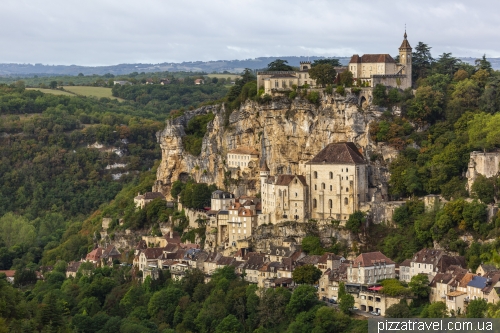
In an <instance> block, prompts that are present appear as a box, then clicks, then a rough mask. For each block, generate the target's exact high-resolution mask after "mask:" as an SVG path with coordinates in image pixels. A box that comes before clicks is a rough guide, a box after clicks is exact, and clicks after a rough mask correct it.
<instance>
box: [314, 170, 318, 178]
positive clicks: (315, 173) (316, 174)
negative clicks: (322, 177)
mask: <svg viewBox="0 0 500 333" xmlns="http://www.w3.org/2000/svg"><path fill="white" fill-rule="evenodd" d="M317 178H318V172H317V171H314V179H317Z"/></svg>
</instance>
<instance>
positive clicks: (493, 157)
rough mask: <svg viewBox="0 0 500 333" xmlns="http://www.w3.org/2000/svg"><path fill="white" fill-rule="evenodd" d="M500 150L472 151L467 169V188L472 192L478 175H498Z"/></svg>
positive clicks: (487, 176)
mask: <svg viewBox="0 0 500 333" xmlns="http://www.w3.org/2000/svg"><path fill="white" fill-rule="evenodd" d="M499 163H500V152H498V151H497V152H490V153H484V152H480V151H473V152H472V153H470V160H469V167H468V169H467V174H466V176H467V190H468V191H469V192H470V191H471V189H472V184H474V181H475V180H476V178H477V176H478V175H483V176H485V177H486V178H489V177H493V176H496V175H497V174H498V172H499V171H500V169H499Z"/></svg>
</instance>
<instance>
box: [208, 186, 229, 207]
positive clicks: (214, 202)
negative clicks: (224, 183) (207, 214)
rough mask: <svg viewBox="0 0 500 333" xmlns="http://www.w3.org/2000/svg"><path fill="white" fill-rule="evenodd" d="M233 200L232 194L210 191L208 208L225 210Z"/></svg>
mask: <svg viewBox="0 0 500 333" xmlns="http://www.w3.org/2000/svg"><path fill="white" fill-rule="evenodd" d="M233 202H234V194H232V193H229V192H224V191H221V190H217V191H214V192H212V198H211V200H210V203H211V204H210V209H211V210H214V211H219V210H227V209H228V208H229V207H230V206H231V205H232V204H233Z"/></svg>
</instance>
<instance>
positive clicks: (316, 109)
mask: <svg viewBox="0 0 500 333" xmlns="http://www.w3.org/2000/svg"><path fill="white" fill-rule="evenodd" d="M208 112H213V113H214V114H215V118H214V120H213V121H212V122H210V123H209V124H208V128H207V133H206V135H205V137H204V139H203V145H202V150H201V154H200V156H192V155H190V154H188V153H187V152H185V151H184V148H183V146H182V138H183V137H184V136H185V131H184V128H185V126H186V125H187V122H188V121H189V119H191V118H192V117H194V116H196V115H199V114H206V113H208ZM225 112H226V110H225V109H224V106H205V107H202V108H200V109H197V110H194V111H189V112H186V113H185V114H184V115H183V116H181V117H179V118H176V119H173V120H169V121H167V124H166V126H165V129H164V130H163V131H161V132H159V133H157V138H158V142H159V143H160V146H161V150H162V161H161V164H160V166H159V168H158V171H157V180H156V182H155V184H154V187H153V191H159V192H162V193H164V194H165V195H166V196H167V197H169V196H170V187H171V184H172V182H174V181H175V180H177V179H183V178H187V177H192V178H194V179H195V180H196V181H198V182H206V183H214V184H216V185H217V186H218V187H219V188H224V187H226V186H225V184H224V183H226V185H227V186H229V188H227V187H226V189H227V190H229V191H235V190H236V191H237V192H239V193H244V192H246V193H247V194H250V195H251V194H256V193H258V191H259V190H260V189H259V185H260V183H259V173H258V171H257V168H258V165H254V166H253V170H252V169H251V170H250V171H249V172H246V173H244V174H243V173H242V172H238V170H231V169H230V168H229V167H228V166H227V165H226V154H227V152H228V151H229V150H230V149H233V148H237V147H240V146H250V147H253V148H255V149H256V150H257V151H259V154H260V156H262V155H263V156H264V157H265V158H266V160H267V164H268V166H269V168H270V169H271V174H279V173H298V174H305V172H306V169H305V163H306V162H308V161H309V160H310V159H311V158H312V157H313V156H314V155H316V154H317V153H318V152H319V151H320V150H321V149H323V148H324V147H325V146H326V145H327V144H328V143H331V142H340V141H352V142H354V143H355V144H356V145H357V146H358V147H359V148H360V151H361V152H362V153H363V154H364V156H365V158H366V159H367V160H370V156H371V155H372V154H373V153H377V154H378V155H380V156H383V157H384V158H387V157H389V156H391V155H393V152H392V151H390V150H389V151H390V152H389V151H388V150H387V149H386V147H385V146H383V145H380V144H379V145H376V144H373V143H372V142H371V141H370V138H369V135H368V128H369V124H370V122H371V121H372V120H374V119H376V118H377V117H379V116H380V115H381V112H380V111H378V110H377V109H375V108H374V109H371V107H369V106H367V104H366V103H365V108H364V109H363V108H361V107H360V106H359V98H358V97H357V96H356V95H353V94H348V96H347V97H342V96H340V95H335V96H330V95H322V99H321V103H320V104H319V106H316V105H314V104H311V103H309V102H308V101H306V100H304V99H301V98H297V99H295V100H293V101H290V100H289V99H288V98H274V99H273V100H272V101H271V102H269V103H267V104H265V105H259V104H258V103H256V102H254V101H247V102H246V103H244V104H243V105H242V106H241V107H240V109H239V110H235V111H233V112H232V113H231V115H230V117H229V125H228V126H224V123H225V121H224V119H225ZM226 125H227V124H226ZM228 171H231V172H230V173H229V172H228ZM228 174H229V175H231V174H232V175H233V177H234V175H236V177H235V178H236V179H233V180H232V181H228V180H227V177H228ZM225 180H226V181H225ZM386 180H387V170H386V167H385V164H384V161H382V164H380V162H378V165H374V166H373V168H372V170H371V171H370V187H371V188H372V189H371V192H373V193H375V192H377V191H378V192H377V193H383V194H381V195H379V197H383V196H384V194H386V193H387V185H386Z"/></svg>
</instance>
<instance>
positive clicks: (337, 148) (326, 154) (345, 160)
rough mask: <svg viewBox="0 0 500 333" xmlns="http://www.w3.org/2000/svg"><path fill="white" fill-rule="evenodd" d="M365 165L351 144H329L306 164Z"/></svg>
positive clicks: (362, 158) (354, 146)
mask: <svg viewBox="0 0 500 333" xmlns="http://www.w3.org/2000/svg"><path fill="white" fill-rule="evenodd" d="M322 163H328V164H366V161H365V159H364V157H363V155H361V153H360V152H359V150H358V148H357V147H356V145H355V144H354V143H353V142H338V143H330V144H329V145H327V146H326V147H325V148H323V149H322V150H321V151H320V152H319V153H318V154H317V155H316V156H314V158H313V159H312V160H311V161H309V162H307V163H306V164H322Z"/></svg>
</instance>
